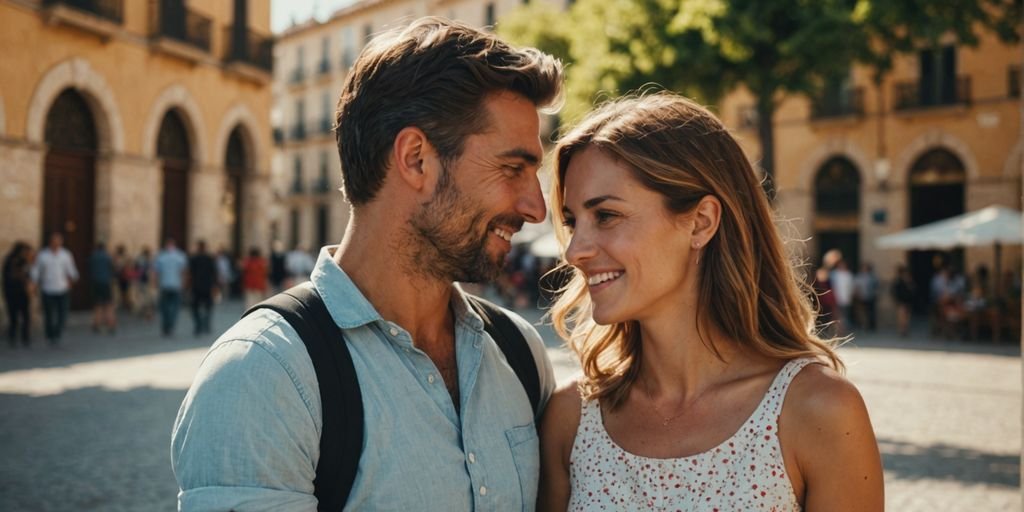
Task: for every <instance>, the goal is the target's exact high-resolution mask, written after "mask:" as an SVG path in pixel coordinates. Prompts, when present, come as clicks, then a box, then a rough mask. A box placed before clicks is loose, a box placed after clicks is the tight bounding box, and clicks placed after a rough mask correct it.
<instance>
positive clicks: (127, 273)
mask: <svg viewBox="0 0 1024 512" xmlns="http://www.w3.org/2000/svg"><path fill="white" fill-rule="evenodd" d="M114 273H115V275H116V276H117V301H116V306H115V307H119V308H121V309H123V310H124V311H129V312H131V311H135V281H136V280H138V278H139V276H138V273H137V271H136V269H135V260H134V259H133V258H132V257H131V256H129V255H128V249H127V248H125V246H124V244H118V246H117V248H116V249H114Z"/></svg>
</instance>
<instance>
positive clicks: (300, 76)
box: [289, 68, 306, 84]
mask: <svg viewBox="0 0 1024 512" xmlns="http://www.w3.org/2000/svg"><path fill="white" fill-rule="evenodd" d="M305 79H306V70H304V69H302V68H295V69H293V70H292V76H291V79H290V80H289V81H290V82H291V83H293V84H301V83H302V81H303V80H305Z"/></svg>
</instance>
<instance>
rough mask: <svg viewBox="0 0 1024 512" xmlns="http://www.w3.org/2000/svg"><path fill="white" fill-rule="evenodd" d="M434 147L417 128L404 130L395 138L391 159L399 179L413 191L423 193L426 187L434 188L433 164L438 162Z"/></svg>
mask: <svg viewBox="0 0 1024 512" xmlns="http://www.w3.org/2000/svg"><path fill="white" fill-rule="evenodd" d="M435 155H436V154H435V152H434V147H433V146H432V145H431V144H430V142H429V141H428V140H427V135H426V134H425V133H423V131H422V130H420V129H419V128H416V127H415V126H407V127H405V128H402V130H401V131H399V132H398V135H396V136H395V144H394V147H393V148H392V152H391V159H392V162H394V172H395V173H396V174H397V175H398V176H397V177H398V178H399V179H400V180H401V181H402V182H403V183H406V184H407V185H408V186H410V187H412V189H413V190H416V191H417V192H421V191H423V190H424V188H425V187H430V186H432V182H433V181H434V179H433V177H432V176H430V174H431V173H430V172H428V171H429V169H430V167H431V165H430V164H431V162H432V161H433V160H436V156H435Z"/></svg>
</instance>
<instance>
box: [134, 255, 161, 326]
mask: <svg viewBox="0 0 1024 512" xmlns="http://www.w3.org/2000/svg"><path fill="white" fill-rule="evenodd" d="M134 267H135V274H136V278H135V283H134V286H135V293H134V295H135V308H136V312H138V313H139V314H140V315H142V317H143V318H145V319H146V321H147V322H148V321H150V320H152V319H153V311H154V309H155V308H154V303H155V302H156V299H155V298H154V297H153V252H152V251H150V249H149V246H145V245H144V246H142V251H141V252H140V253H139V255H138V256H137V257H136V258H135V264H134Z"/></svg>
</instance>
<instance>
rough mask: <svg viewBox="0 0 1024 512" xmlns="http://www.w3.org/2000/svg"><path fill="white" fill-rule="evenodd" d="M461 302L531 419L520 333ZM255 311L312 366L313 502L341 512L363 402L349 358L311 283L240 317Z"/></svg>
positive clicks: (533, 392) (477, 304) (482, 305)
mask: <svg viewBox="0 0 1024 512" xmlns="http://www.w3.org/2000/svg"><path fill="white" fill-rule="evenodd" d="M467 298H468V299H469V303H470V305H471V306H472V307H473V309H474V310H475V311H476V312H477V314H479V315H480V317H481V318H482V319H483V321H484V329H485V330H486V331H487V332H488V333H489V334H490V335H491V337H492V338H494V341H495V342H496V343H497V344H498V348H500V349H501V352H502V353H503V354H505V359H506V360H507V361H508V364H509V366H511V367H512V371H514V372H515V374H516V377H518V378H519V382H520V383H521V384H522V386H523V389H524V390H525V391H526V396H527V397H528V398H529V399H530V406H531V407H532V408H533V412H534V416H536V415H537V410H538V408H539V405H540V375H539V374H538V371H537V361H536V359H534V357H533V352H532V351H531V350H530V345H529V344H528V343H527V342H526V338H525V337H524V336H523V333H522V331H520V330H519V328H518V327H517V326H516V325H515V323H513V322H512V320H511V319H510V318H509V317H508V315H506V314H505V313H504V312H503V311H502V310H501V308H499V307H498V306H495V305H494V304H492V303H490V302H487V301H486V300H483V299H481V298H479V297H474V296H472V295H467ZM258 309H269V310H272V311H276V312H277V313H278V314H280V315H281V316H282V317H283V318H284V319H285V321H287V322H288V324H289V325H291V326H292V328H293V329H295V331H296V332H297V333H298V334H299V337H300V338H302V342H303V344H305V345H306V351H307V352H309V358H310V360H312V361H313V369H314V370H315V371H316V378H317V381H318V382H319V385H320V404H321V409H322V416H323V426H322V427H321V433H320V460H319V461H318V462H317V466H316V477H315V478H314V480H313V487H314V491H313V494H314V495H315V496H316V498H317V501H318V502H319V505H318V506H317V510H321V511H332V512H335V511H338V510H342V509H343V508H344V506H345V503H346V502H347V501H348V496H349V493H350V492H351V491H352V484H353V483H354V482H355V477H356V472H357V471H358V470H359V458H360V456H361V455H362V449H363V400H362V394H361V393H360V391H359V379H358V376H357V375H356V371H355V367H354V366H353V364H352V354H350V353H349V351H348V346H347V345H346V344H345V342H344V338H343V336H342V332H341V329H340V328H339V327H338V325H337V324H336V323H334V319H333V318H331V315H330V313H329V312H328V311H327V306H325V305H324V302H323V299H322V298H321V297H320V295H319V294H317V292H316V288H314V287H313V285H312V284H311V283H308V282H307V283H303V284H301V285H298V286H295V287H293V288H291V289H289V290H286V291H284V292H281V293H279V294H277V295H274V296H273V297H271V298H269V299H267V300H265V301H263V302H261V303H259V304H256V305H255V306H253V307H251V308H249V310H248V311H246V312H245V314H244V315H242V316H243V317H244V316H246V315H249V314H250V313H252V312H253V311H256V310H258Z"/></svg>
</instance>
